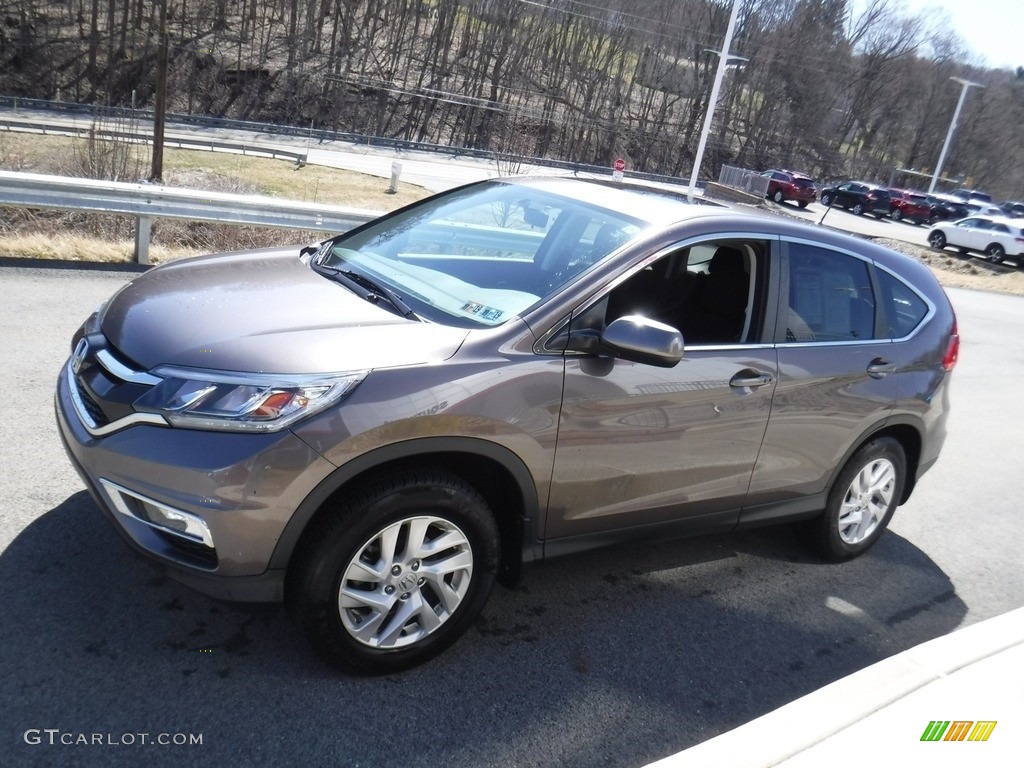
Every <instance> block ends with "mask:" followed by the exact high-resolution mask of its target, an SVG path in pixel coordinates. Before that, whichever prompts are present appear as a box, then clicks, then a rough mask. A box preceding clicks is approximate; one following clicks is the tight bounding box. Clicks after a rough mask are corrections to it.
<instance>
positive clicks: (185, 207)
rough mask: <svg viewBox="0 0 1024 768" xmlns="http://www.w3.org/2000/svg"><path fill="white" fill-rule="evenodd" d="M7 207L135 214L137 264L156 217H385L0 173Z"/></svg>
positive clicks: (323, 223) (314, 225)
mask: <svg viewBox="0 0 1024 768" xmlns="http://www.w3.org/2000/svg"><path fill="white" fill-rule="evenodd" d="M4 205H6V206H16V207H22V208H53V209H60V210H68V211H90V212H92V213H109V214H122V215H126V216H134V217H135V218H136V220H137V226H136V230H135V258H136V260H137V261H138V263H139V264H148V263H149V233H150V227H151V225H152V219H154V218H167V219H190V220H193V221H212V222H218V223H221V224H249V225H253V226H259V227H274V228H283V229H304V230H313V231H320V232H344V231H346V230H349V229H352V228H353V227H356V226H359V225H360V224H364V223H366V222H367V221H370V220H372V219H374V218H376V217H378V216H380V215H381V214H380V212H377V211H367V210H364V209H361V208H347V207H342V206H330V205H317V204H312V203H302V202H298V201H294V200H275V199H274V198H269V197H259V196H257V195H235V194H228V193H224V192H204V191H202V190H196V189H184V188H180V187H165V186H162V185H158V184H144V183H139V184H126V183H124V182H116V181H96V180H93V179H74V178H66V177H63V176H44V175H42V174H35V173H16V172H13V171H0V206H4Z"/></svg>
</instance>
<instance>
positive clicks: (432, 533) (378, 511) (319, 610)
mask: <svg viewBox="0 0 1024 768" xmlns="http://www.w3.org/2000/svg"><path fill="white" fill-rule="evenodd" d="M498 553H499V543H498V529H497V525H496V523H495V521H494V517H493V515H492V514H491V511H490V509H489V508H488V506H487V503H486V502H485V501H484V500H483V498H482V497H481V496H480V495H479V494H478V493H477V492H476V491H475V490H474V489H473V488H472V487H471V486H469V485H467V484H466V483H465V482H464V481H462V480H461V479H460V478H458V477H456V476H454V475H449V474H448V473H445V472H440V471H422V472H405V473H401V474H396V475H391V476H386V477H382V478H380V479H378V480H375V481H373V482H370V483H368V484H366V485H364V486H362V487H360V488H359V489H357V490H355V491H354V492H353V493H352V494H350V495H347V496H346V500H345V501H344V503H342V504H341V505H340V506H339V508H338V509H337V510H336V511H335V512H333V513H332V514H330V515H329V516H327V517H325V518H322V519H321V520H319V521H318V523H316V524H315V525H314V527H313V528H311V529H310V530H309V531H308V532H307V534H306V535H305V536H304V538H303V543H302V546H301V547H300V549H299V551H298V552H297V553H296V560H295V566H294V568H293V570H292V572H291V573H290V574H289V579H288V595H287V597H288V602H289V606H290V608H291V609H292V611H293V613H295V615H296V617H297V619H298V621H299V623H300V625H301V626H302V628H303V629H304V630H305V632H306V635H307V637H308V638H309V640H310V642H311V644H312V645H313V647H314V648H315V649H316V650H317V652H318V653H320V655H321V656H323V657H324V658H325V659H326V660H327V661H329V662H330V663H332V664H334V665H335V666H337V667H340V668H341V669H344V670H345V671H348V672H352V673H355V674H382V673H388V672H394V671H398V670H401V669H405V668H408V667H411V666H414V665H416V664H421V663H423V662H424V661H427V660H428V659H431V658H433V657H434V656H436V655H437V654H439V653H441V652H442V651H443V650H445V649H446V648H448V647H449V646H450V645H451V644H452V643H454V642H455V641H456V640H457V639H458V638H459V637H460V636H461V635H462V634H463V633H464V632H465V631H466V630H467V629H468V628H469V627H470V626H471V625H472V623H473V622H474V621H475V620H476V618H477V616H479V614H480V611H481V610H482V609H483V606H484V603H485V602H486V600H487V596H488V594H489V593H490V591H491V587H492V586H493V584H494V579H495V574H496V573H497V568H498V556H499V554H498Z"/></svg>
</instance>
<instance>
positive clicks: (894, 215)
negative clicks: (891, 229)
mask: <svg viewBox="0 0 1024 768" xmlns="http://www.w3.org/2000/svg"><path fill="white" fill-rule="evenodd" d="M889 218H890V219H892V220H893V221H899V220H900V219H902V218H903V212H902V211H901V210H900V209H899V208H893V209H892V213H890V214H889Z"/></svg>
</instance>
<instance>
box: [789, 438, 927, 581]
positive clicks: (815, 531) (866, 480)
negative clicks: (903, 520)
mask: <svg viewBox="0 0 1024 768" xmlns="http://www.w3.org/2000/svg"><path fill="white" fill-rule="evenodd" d="M906 466H907V460H906V455H905V453H904V452H903V446H901V445H900V444H899V442H898V441H896V440H895V439H894V438H891V437H880V438H878V439H876V440H872V441H871V442H869V443H867V444H865V445H864V446H862V447H861V448H860V450H858V451H857V452H856V453H855V454H854V455H853V456H852V457H851V458H850V460H849V461H848V462H847V463H846V466H844V467H843V470H842V471H841V472H840V473H839V476H838V477H837V478H836V482H835V483H834V484H833V486H832V489H831V490H830V491H829V494H828V502H827V506H826V507H825V511H824V513H822V514H821V515H820V516H818V517H816V518H814V519H813V520H808V521H807V522H806V523H804V526H805V527H804V535H805V538H806V539H807V541H808V543H809V544H810V545H811V546H812V547H813V548H814V549H815V550H816V551H817V552H818V554H820V555H821V556H822V557H823V558H825V559H826V560H830V561H833V562H839V561H841V560H849V559H851V558H854V557H857V556H858V555H861V554H863V553H864V552H866V551H867V550H868V549H870V548H871V546H872V545H873V544H874V543H875V542H876V541H877V540H878V537H879V536H881V535H882V531H884V530H885V528H886V526H887V525H888V524H889V520H890V519H891V518H892V515H893V512H895V511H896V507H897V506H898V505H899V503H900V498H901V496H902V494H903V485H904V483H905V482H906V471H907V470H906Z"/></svg>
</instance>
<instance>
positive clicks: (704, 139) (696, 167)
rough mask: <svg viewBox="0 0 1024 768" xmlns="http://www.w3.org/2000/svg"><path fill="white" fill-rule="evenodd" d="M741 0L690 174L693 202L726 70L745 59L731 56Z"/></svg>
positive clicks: (734, 9)
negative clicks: (731, 62)
mask: <svg viewBox="0 0 1024 768" xmlns="http://www.w3.org/2000/svg"><path fill="white" fill-rule="evenodd" d="M739 10H740V0H732V13H731V14H730V15H729V26H728V27H727V28H726V30H725V42H724V43H722V52H721V53H720V54H719V55H718V69H717V70H716V71H715V83H714V85H712V86H711V99H710V100H709V101H708V108H707V111H706V112H705V113H704V128H703V129H702V130H701V132H700V142H699V143H698V144H697V156H696V157H694V158H693V172H692V173H691V174H690V190H689V192H688V193H687V198H688V199H689V201H690V202H691V203H692V202H693V190H694V189H695V188H696V186H697V174H698V173H700V164H701V162H702V161H703V160H704V148H705V147H706V146H707V143H708V134H709V133H711V119H712V118H713V117H714V115H715V107H716V106H717V104H718V92H719V91H720V90H721V89H722V78H724V77H725V70H726V69H727V68H728V67H729V59H738V58H743V57H742V56H730V55H729V46H730V45H731V44H732V32H733V30H734V29H735V28H736V16H737V15H738V14H739Z"/></svg>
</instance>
